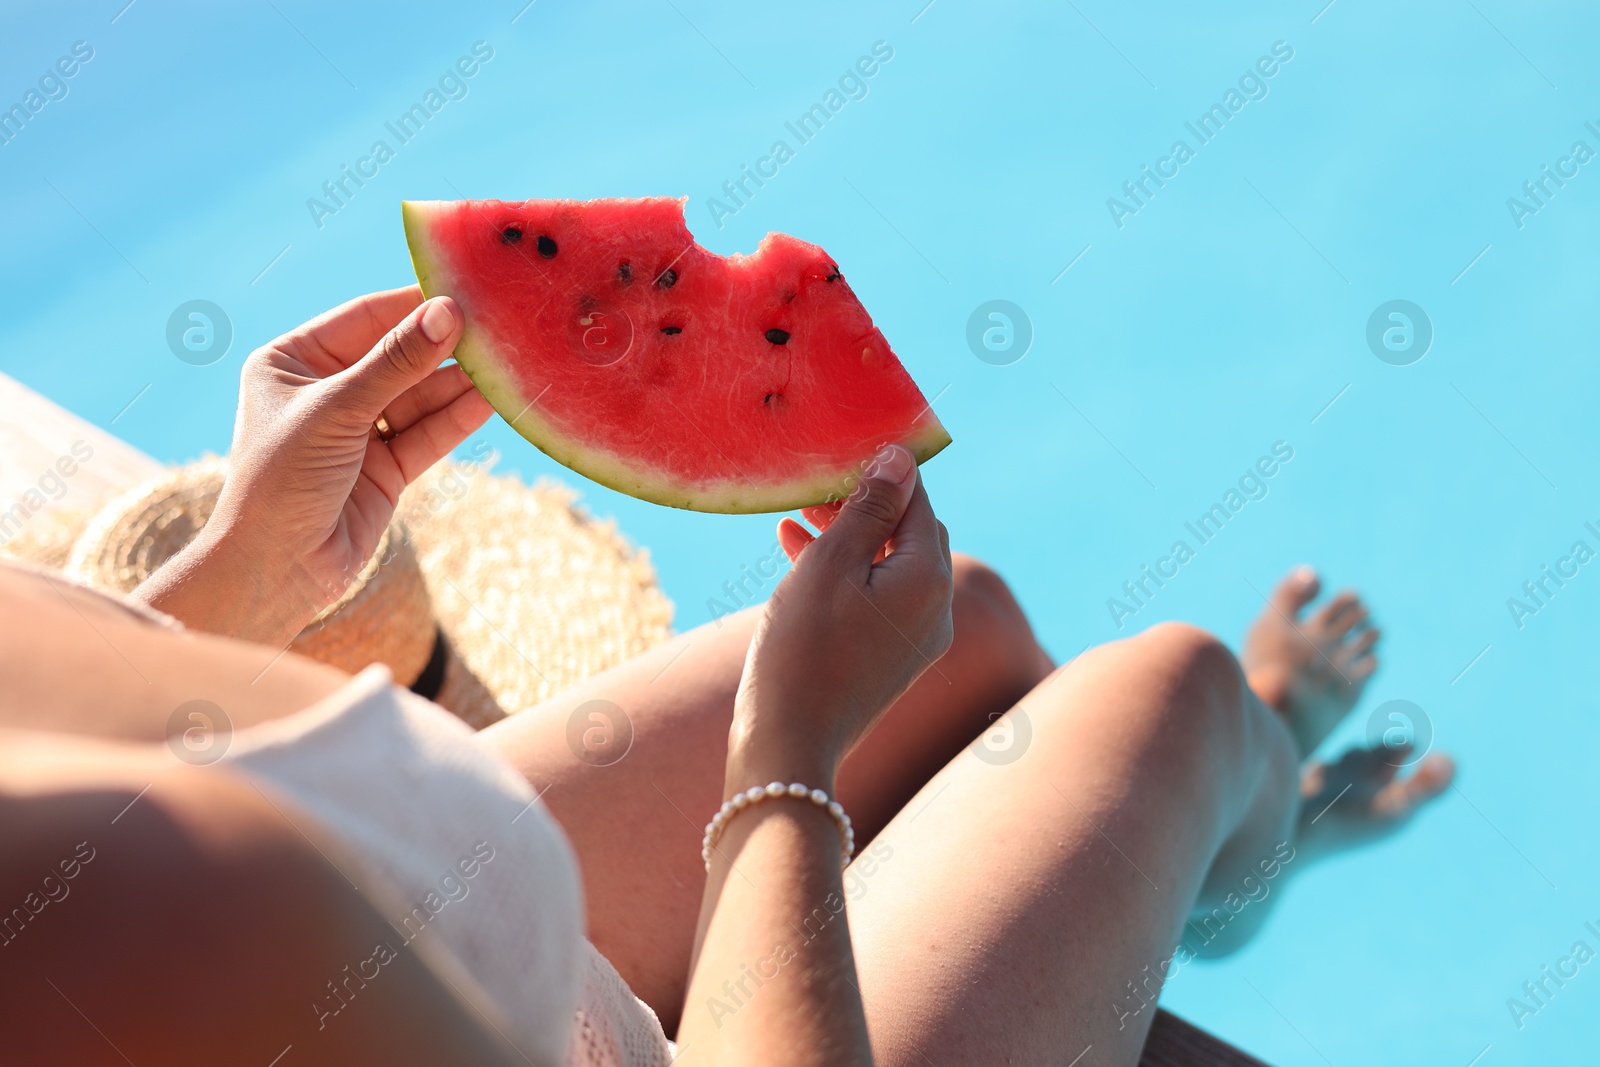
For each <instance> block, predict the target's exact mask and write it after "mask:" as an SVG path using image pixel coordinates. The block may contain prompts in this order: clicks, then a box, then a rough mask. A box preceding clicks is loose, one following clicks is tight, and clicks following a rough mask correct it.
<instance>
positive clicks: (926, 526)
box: [889, 475, 944, 560]
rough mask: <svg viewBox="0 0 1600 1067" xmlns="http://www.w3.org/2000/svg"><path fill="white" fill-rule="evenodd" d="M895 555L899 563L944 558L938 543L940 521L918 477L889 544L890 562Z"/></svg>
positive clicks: (942, 549) (919, 476)
mask: <svg viewBox="0 0 1600 1067" xmlns="http://www.w3.org/2000/svg"><path fill="white" fill-rule="evenodd" d="M897 555H898V556H901V558H902V560H906V559H909V558H910V557H913V556H915V557H920V558H925V559H942V558H943V557H944V548H943V546H942V545H941V544H940V541H939V520H938V518H937V517H935V516H934V514H933V503H932V501H930V500H929V499H928V490H927V488H926V487H925V486H924V485H923V484H922V477H921V475H918V476H917V481H916V485H914V486H913V487H912V490H911V499H910V500H909V501H908V502H907V503H906V511H905V515H903V516H902V517H901V519H900V525H899V526H898V527H896V529H895V531H894V533H893V535H892V537H891V539H890V542H889V558H890V559H893V558H894V557H895V556H897Z"/></svg>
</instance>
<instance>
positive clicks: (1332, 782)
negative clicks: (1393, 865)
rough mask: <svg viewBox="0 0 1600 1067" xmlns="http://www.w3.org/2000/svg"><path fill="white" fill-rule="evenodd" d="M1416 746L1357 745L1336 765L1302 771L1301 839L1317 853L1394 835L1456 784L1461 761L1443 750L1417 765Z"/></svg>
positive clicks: (1310, 766)
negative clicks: (1405, 770) (1407, 770)
mask: <svg viewBox="0 0 1600 1067" xmlns="http://www.w3.org/2000/svg"><path fill="white" fill-rule="evenodd" d="M1411 762H1412V748H1411V746H1410V745H1400V746H1398V747H1395V748H1389V747H1387V746H1385V745H1375V746H1373V747H1372V748H1352V749H1350V750H1349V751H1348V752H1346V753H1345V754H1344V755H1342V756H1340V757H1339V758H1338V759H1336V760H1334V761H1333V762H1332V763H1322V762H1320V761H1313V762H1311V763H1308V764H1306V767H1305V770H1304V771H1302V772H1301V775H1300V798H1301V799H1300V839H1301V842H1302V843H1303V844H1304V845H1305V846H1306V847H1307V848H1310V849H1312V850H1314V851H1316V852H1331V851H1333V850H1335V849H1341V848H1351V847H1354V846H1356V845H1364V844H1367V843H1368V842H1370V841H1373V840H1376V839H1377V838H1380V837H1385V836H1387V835H1389V834H1392V833H1394V832H1395V831H1396V830H1398V829H1400V827H1402V826H1404V825H1405V824H1406V823H1407V822H1408V821H1409V820H1410V819H1411V816H1413V815H1415V814H1416V812H1417V810H1418V809H1419V808H1421V807H1422V806H1423V805H1424V804H1426V803H1427V802H1428V801H1430V800H1432V799H1433V798H1435V797H1437V796H1438V795H1439V794H1440V793H1443V792H1444V791H1445V790H1446V789H1448V788H1450V783H1451V782H1452V781H1453V780H1454V779H1455V776H1456V764H1455V760H1453V759H1451V758H1450V757H1449V756H1446V755H1444V754H1443V753H1441V752H1434V753H1430V754H1429V755H1427V756H1425V757H1424V758H1423V759H1422V760H1421V761H1420V762H1418V763H1417V766H1416V770H1415V771H1413V772H1412V773H1411V775H1410V777H1407V778H1401V777H1400V770H1401V768H1402V767H1404V766H1406V765H1408V764H1409V763H1411Z"/></svg>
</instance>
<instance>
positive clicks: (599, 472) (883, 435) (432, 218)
mask: <svg viewBox="0 0 1600 1067" xmlns="http://www.w3.org/2000/svg"><path fill="white" fill-rule="evenodd" d="M404 215H405V226H406V238H407V240H408V242H409V243H410V246H411V259H412V263H413V265H414V266H415V268H416V272H417V280H418V281H419V282H421V283H422V291H423V292H424V293H426V294H427V295H428V296H436V295H440V294H445V295H449V296H451V297H453V298H455V300H456V302H457V303H459V304H460V305H461V308H462V310H463V311H464V312H465V313H466V319H467V325H466V332H465V333H464V334H463V335H462V338H461V343H460V344H459V345H458V346H457V347H456V359H457V361H458V362H459V363H460V364H461V366H462V368H463V369H465V370H466V372H467V374H468V375H470V376H471V378H472V380H473V382H475V383H476V384H477V386H478V388H479V389H481V390H482V391H483V394H484V395H485V396H486V397H488V398H489V401H490V402H491V403H492V404H493V405H494V407H495V409H496V410H497V411H499V412H500V414H501V415H502V416H504V417H505V419H506V421H507V422H509V423H511V425H512V426H513V427H515V428H516V429H517V431H518V432H519V433H521V434H522V435H523V436H524V437H526V438H527V439H528V440H530V441H532V442H533V443H534V444H535V445H537V446H538V447H539V448H540V449H542V450H544V451H545V452H546V453H548V454H549V455H550V456H551V457H552V458H554V459H555V460H557V461H558V462H560V463H563V464H565V465H566V466H568V467H571V468H572V469H573V470H575V471H578V472H579V473H580V474H584V475H586V476H588V477H590V478H593V479H594V480H595V481H597V482H600V483H601V484H603V485H608V486H610V487H611V488H613V489H616V490H618V491H620V492H623V493H628V494H629V495H631V496H636V497H640V498H642V499H645V500H651V501H654V502H656V503H658V504H666V505H669V506H671V507H677V508H689V509H691V510H695V511H717V512H759V511H786V510H789V509H792V508H798V507H805V506H808V505H812V504H818V503H822V502H824V501H826V500H828V499H831V498H837V497H838V496H841V495H843V494H844V493H846V492H848V491H849V488H850V486H851V484H853V481H854V479H855V478H856V477H857V476H858V475H859V473H860V471H861V469H862V467H863V466H864V465H865V463H866V462H867V461H869V460H870V458H871V457H872V456H873V455H874V454H875V453H876V452H878V451H879V450H880V449H881V448H882V447H883V446H884V445H886V444H889V443H894V442H898V443H900V444H903V445H905V446H906V447H907V448H908V449H909V450H910V451H911V452H912V454H914V455H915V456H916V457H917V460H918V461H919V462H921V461H923V460H926V459H928V458H930V457H931V456H933V455H934V454H935V453H937V452H938V451H939V450H940V449H942V448H944V446H945V445H947V444H949V443H950V435H949V434H947V433H945V430H944V427H943V426H941V425H940V424H939V420H938V419H937V418H936V417H935V416H934V414H933V412H932V410H931V409H930V407H929V405H928V402H927V400H926V399H925V398H924V397H923V395H922V393H921V392H920V391H919V390H918V389H917V386H916V383H914V382H913V381H912V380H911V376H910V375H909V374H907V373H906V370H905V368H904V367H902V366H901V365H900V361H899V359H897V358H896V357H895V354H894V352H893V351H892V350H891V349H890V348H889V343H888V342H887V341H885V340H884V339H883V334H882V333H880V332H879V331H878V329H877V328H876V327H874V326H873V325H872V318H871V316H869V315H868V314H867V312H866V309H865V308H863V307H862V306H861V301H859V300H858V299H856V295H855V293H853V292H851V290H850V286H849V285H848V284H847V283H846V282H845V280H844V278H843V276H841V275H840V273H839V268H838V267H837V266H836V265H835V264H834V262H833V260H832V259H831V258H829V256H828V255H827V253H825V252H824V251H823V250H822V249H820V248H818V247H817V246H816V245H811V244H807V243H805V242H804V241H799V240H796V239H795V238H793V237H790V236H788V235H786V234H781V233H774V234H769V235H768V236H767V237H766V239H765V240H763V241H762V242H761V246H760V248H758V249H757V250H756V252H755V253H754V254H752V255H749V256H740V255H735V256H731V257H723V256H719V255H716V254H715V253H712V252H708V251H706V250H705V249H704V248H701V247H700V246H699V245H698V244H697V243H695V240H694V238H693V237H692V236H690V234H689V230H688V227H687V226H686V225H685V224H684V220H683V201H682V200H677V199H671V198H667V197H652V198H648V199H641V200H620V199H617V200H589V201H579V200H527V201H523V202H510V201H499V200H460V201H410V202H407V203H405V204H404Z"/></svg>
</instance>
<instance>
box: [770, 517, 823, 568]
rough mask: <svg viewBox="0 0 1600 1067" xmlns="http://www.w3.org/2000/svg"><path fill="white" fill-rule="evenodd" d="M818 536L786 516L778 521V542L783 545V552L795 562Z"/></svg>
mask: <svg viewBox="0 0 1600 1067" xmlns="http://www.w3.org/2000/svg"><path fill="white" fill-rule="evenodd" d="M815 540H816V538H815V537H812V536H811V534H810V532H809V531H807V530H806V528H805V527H804V526H801V525H800V524H799V523H798V522H795V521H794V520H793V519H790V518H785V519H784V520H783V521H782V522H780V523H778V544H780V545H782V546H783V554H784V555H786V556H788V557H789V562H790V563H793V562H794V561H795V560H797V559H799V558H800V552H801V551H802V550H803V549H804V548H805V547H806V546H807V545H809V544H810V543H811V542H813V541H815Z"/></svg>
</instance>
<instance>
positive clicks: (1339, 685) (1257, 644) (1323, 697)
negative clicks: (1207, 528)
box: [1240, 567, 1379, 757]
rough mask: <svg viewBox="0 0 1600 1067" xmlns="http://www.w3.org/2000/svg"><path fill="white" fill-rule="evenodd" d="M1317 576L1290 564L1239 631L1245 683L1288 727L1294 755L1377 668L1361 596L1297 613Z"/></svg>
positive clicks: (1304, 752) (1374, 635) (1350, 703)
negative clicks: (1243, 633)
mask: <svg viewBox="0 0 1600 1067" xmlns="http://www.w3.org/2000/svg"><path fill="white" fill-rule="evenodd" d="M1321 588H1322V582H1321V581H1320V580H1319V579H1318V578H1317V574H1316V572H1315V571H1313V570H1312V569H1311V568H1310V567H1298V568H1296V569H1295V570H1294V571H1292V572H1291V573H1290V574H1289V576H1288V577H1287V578H1285V579H1284V580H1283V581H1282V582H1280V583H1278V587H1277V588H1276V589H1275V590H1273V592H1272V596H1271V598H1270V599H1269V601H1268V606H1267V609H1266V610H1265V611H1263V612H1262V613H1261V617H1260V618H1258V619H1257V620H1256V622H1255V625H1254V626H1252V627H1251V628H1250V632H1249V633H1248V634H1247V635H1246V636H1245V641H1244V654H1243V656H1241V657H1240V661H1241V663H1242V665H1243V667H1244V672H1245V678H1246V679H1247V680H1248V681H1249V683H1250V688H1251V689H1253V690H1255V693H1256V695H1257V696H1259V697H1260V698H1261V699H1262V701H1263V702H1265V703H1266V704H1268V705H1269V706H1271V707H1273V708H1275V709H1277V710H1278V711H1279V712H1280V713H1281V714H1282V715H1283V717H1284V719H1285V721H1286V722H1287V723H1288V725H1289V731H1290V732H1291V733H1292V734H1293V735H1294V739H1295V743H1296V744H1297V745H1299V747H1300V755H1301V756H1302V757H1306V756H1309V755H1311V753H1312V751H1313V750H1314V749H1315V748H1316V747H1317V746H1318V745H1319V744H1321V743H1322V739H1323V738H1325V737H1327V736H1328V734H1329V733H1330V732H1331V731H1332V730H1333V728H1334V727H1335V726H1337V725H1338V724H1339V720H1341V719H1343V718H1344V717H1345V716H1346V715H1347V714H1349V712H1350V709H1351V708H1353V707H1355V705H1356V701H1357V700H1359V699H1360V697H1361V690H1362V689H1363V688H1365V686H1366V683H1367V679H1369V678H1371V677H1372V674H1373V672H1374V671H1376V670H1377V669H1378V657H1377V644H1378V637H1379V633H1378V631H1377V630H1376V629H1374V628H1372V627H1371V626H1369V625H1367V608H1366V605H1365V604H1363V603H1362V602H1361V598H1360V597H1358V596H1356V595H1355V594H1354V593H1352V592H1349V591H1345V592H1342V593H1340V594H1339V595H1338V596H1336V597H1334V598H1333V599H1332V600H1330V601H1328V602H1327V603H1326V604H1324V605H1323V606H1322V607H1321V608H1319V609H1318V610H1317V611H1315V612H1313V613H1311V614H1309V615H1307V616H1306V617H1304V618H1302V617H1301V613H1302V612H1303V611H1305V609H1306V606H1307V605H1308V604H1310V603H1311V601H1313V600H1315V599H1316V596H1317V593H1318V591H1319V590H1320V589H1321Z"/></svg>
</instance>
